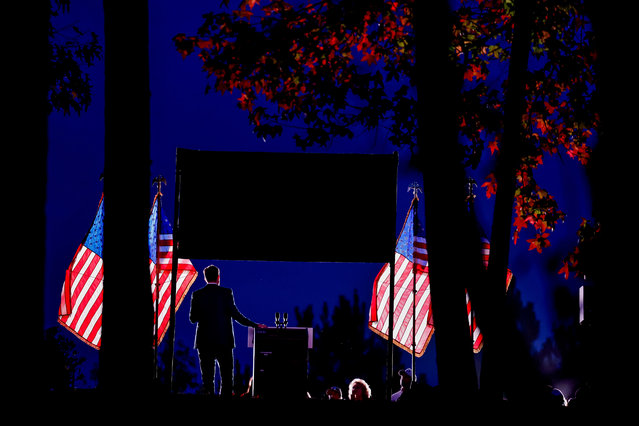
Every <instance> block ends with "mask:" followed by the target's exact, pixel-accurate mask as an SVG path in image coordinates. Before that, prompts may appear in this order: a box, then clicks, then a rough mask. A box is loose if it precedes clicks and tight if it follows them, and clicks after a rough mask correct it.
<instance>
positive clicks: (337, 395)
mask: <svg viewBox="0 0 639 426" xmlns="http://www.w3.org/2000/svg"><path fill="white" fill-rule="evenodd" d="M326 398H327V399H329V400H337V399H342V389H341V388H339V387H337V386H331V387H330V388H328V389H326Z"/></svg>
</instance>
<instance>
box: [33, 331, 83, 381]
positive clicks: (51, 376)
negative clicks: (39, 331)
mask: <svg viewBox="0 0 639 426" xmlns="http://www.w3.org/2000/svg"><path fill="white" fill-rule="evenodd" d="M60 330H61V328H60V327H51V328H48V329H47V330H46V332H45V337H44V353H43V355H42V359H43V363H44V366H43V372H44V377H43V380H44V386H45V389H47V390H55V391H68V390H73V389H75V388H76V387H78V385H80V384H83V383H85V377H84V374H83V373H82V370H81V368H80V367H81V366H82V364H83V363H84V362H85V361H86V359H85V358H84V357H82V356H80V355H79V354H78V351H77V347H76V344H75V341H72V340H70V339H68V338H66V337H65V336H64V335H63V334H62V333H60Z"/></svg>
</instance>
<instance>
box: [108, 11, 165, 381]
mask: <svg viewBox="0 0 639 426" xmlns="http://www.w3.org/2000/svg"><path fill="white" fill-rule="evenodd" d="M148 19H149V18H148V4H147V2H145V1H141V2H135V3H132V4H129V5H127V6H126V13H124V12H123V10H122V6H121V5H120V4H119V3H118V2H114V1H111V0H104V34H105V46H106V49H105V56H104V63H105V159H104V176H105V177H104V198H105V204H104V249H103V260H104V290H103V312H102V346H101V349H100V370H101V371H100V373H101V377H100V387H101V388H102V389H104V390H105V391H107V392H110V391H122V390H123V389H122V384H123V383H126V384H127V386H126V390H128V391H142V390H145V389H148V388H149V387H150V386H151V384H152V379H153V350H152V343H153V304H152V295H151V283H150V276H149V266H148V262H149V253H148V239H147V238H148V233H147V232H148V231H147V228H148V217H149V205H148V200H149V197H150V182H151V178H150V91H149V64H148ZM129 37H133V38H134V39H135V40H136V41H137V43H139V44H138V46H139V48H137V49H131V48H130V47H131V46H130V39H129ZM124 295H126V297H124ZM125 312H126V315H123V313H125Z"/></svg>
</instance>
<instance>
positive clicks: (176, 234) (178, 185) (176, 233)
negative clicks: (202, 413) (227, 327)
mask: <svg viewBox="0 0 639 426" xmlns="http://www.w3.org/2000/svg"><path fill="white" fill-rule="evenodd" d="M181 189H182V174H181V170H180V169H179V168H178V167H177V166H176V171H175V200H174V217H173V249H172V252H171V308H170V309H171V311H170V320H169V351H170V358H169V366H168V368H167V370H168V381H169V392H170V393H173V366H174V363H175V326H176V324H175V296H176V286H177V272H178V244H179V239H180V191H181Z"/></svg>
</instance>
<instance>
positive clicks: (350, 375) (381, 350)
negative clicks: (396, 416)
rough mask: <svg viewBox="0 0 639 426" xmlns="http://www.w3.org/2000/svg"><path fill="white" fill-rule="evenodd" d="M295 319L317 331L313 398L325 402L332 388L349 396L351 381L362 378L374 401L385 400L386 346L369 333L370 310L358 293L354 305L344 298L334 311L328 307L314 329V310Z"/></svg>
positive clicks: (311, 378) (312, 359) (312, 357)
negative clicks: (325, 392)
mask: <svg viewBox="0 0 639 426" xmlns="http://www.w3.org/2000/svg"><path fill="white" fill-rule="evenodd" d="M295 315H296V319H297V323H298V325H300V326H306V327H311V326H312V327H313V329H314V339H313V349H312V350H311V351H310V354H309V359H310V370H309V393H310V394H311V396H312V397H314V398H322V397H323V395H324V391H325V390H326V389H327V388H328V387H330V386H340V387H341V388H342V392H343V393H344V395H345V392H346V390H347V387H348V384H349V383H350V381H351V380H352V379H354V378H356V377H360V378H363V379H365V380H366V381H367V382H368V383H369V385H370V386H371V388H372V389H373V397H374V398H377V399H383V398H384V393H385V374H384V367H385V365H386V345H385V343H384V342H383V341H382V340H381V339H379V338H377V337H376V336H374V335H373V334H372V333H370V332H369V331H368V310H367V309H366V306H365V304H364V303H363V302H361V301H360V299H359V295H358V294H357V291H355V292H354V293H353V299H352V301H350V300H348V299H347V298H346V297H345V296H344V295H341V296H340V297H339V301H338V304H337V305H336V306H334V307H333V308H332V311H329V306H328V304H327V303H324V304H323V306H322V312H321V314H320V317H319V323H315V324H314V325H311V324H313V310H312V307H311V306H308V307H307V308H306V309H305V310H304V311H300V310H299V308H296V309H295Z"/></svg>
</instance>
